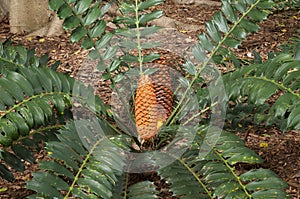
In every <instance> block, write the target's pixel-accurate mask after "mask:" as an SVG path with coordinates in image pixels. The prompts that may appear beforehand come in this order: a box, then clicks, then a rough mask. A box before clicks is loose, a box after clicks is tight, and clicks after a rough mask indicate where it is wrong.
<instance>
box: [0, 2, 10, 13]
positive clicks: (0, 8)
mask: <svg viewBox="0 0 300 199" xmlns="http://www.w3.org/2000/svg"><path fill="white" fill-rule="evenodd" d="M8 11H9V0H0V17H3V16H6V15H7V14H8Z"/></svg>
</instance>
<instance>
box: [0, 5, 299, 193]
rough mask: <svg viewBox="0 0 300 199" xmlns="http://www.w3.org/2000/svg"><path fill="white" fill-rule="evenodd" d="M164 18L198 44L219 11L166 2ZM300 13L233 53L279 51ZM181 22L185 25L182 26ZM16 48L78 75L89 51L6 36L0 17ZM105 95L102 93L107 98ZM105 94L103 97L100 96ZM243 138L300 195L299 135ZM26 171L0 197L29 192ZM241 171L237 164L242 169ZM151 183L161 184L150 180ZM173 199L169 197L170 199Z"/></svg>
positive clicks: (260, 133)
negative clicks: (26, 185)
mask: <svg viewBox="0 0 300 199" xmlns="http://www.w3.org/2000/svg"><path fill="white" fill-rule="evenodd" d="M157 8H160V9H162V10H164V12H165V16H166V17H168V18H171V19H174V20H176V21H177V22H178V24H180V26H178V27H177V29H176V28H175V31H177V32H179V33H180V34H183V35H185V36H186V38H190V39H191V40H196V38H197V37H196V35H197V34H199V33H200V32H202V31H204V30H205V29H204V25H205V21H207V20H209V19H211V16H212V15H213V13H215V12H216V11H217V10H219V9H220V7H219V6H218V5H215V6H207V5H198V6H195V5H193V4H191V5H175V4H173V3H171V1H166V3H165V4H164V5H162V6H159V7H157ZM299 22H300V15H299V13H297V11H295V10H283V11H276V12H274V13H273V14H272V15H271V16H270V17H269V18H268V20H266V21H264V22H262V23H261V25H260V27H261V29H260V31H259V32H258V33H256V34H252V35H250V36H249V38H248V39H247V40H246V41H244V42H243V45H242V46H241V47H240V48H239V49H237V50H236V52H237V55H238V56H239V57H241V58H245V59H250V60H251V59H253V50H256V51H257V52H258V53H259V54H260V55H261V56H262V57H263V59H266V58H267V55H268V53H270V52H275V51H278V50H279V51H280V48H279V46H280V45H282V44H285V43H287V42H288V41H289V39H290V38H292V37H295V36H296V35H298V36H299V30H300V23H299ZM182 24H184V25H182ZM10 37H11V39H12V42H13V43H14V44H22V45H24V46H26V47H27V48H28V49H31V48H35V49H36V53H37V55H42V54H44V53H49V56H50V59H51V60H50V63H53V62H54V61H56V60H60V61H61V65H60V68H59V70H61V71H63V72H67V73H70V74H71V75H73V76H76V73H77V72H78V71H79V70H80V67H81V66H82V63H83V62H84V60H85V59H86V56H87V51H85V50H82V49H81V48H80V46H79V45H78V44H72V43H71V42H70V41H69V40H68V38H67V37H66V36H65V35H62V36H53V37H26V36H24V35H12V34H10V33H9V25H8V20H7V19H1V23H0V41H1V42H3V41H5V40H6V39H8V38H10ZM166 59H167V62H169V63H172V62H173V61H174V56H173V55H172V52H171V53H169V56H166ZM108 94H109V93H106V94H104V95H108ZM101 95H103V93H101ZM235 133H236V134H237V135H239V136H240V137H241V138H245V136H246V135H248V136H247V138H246V139H245V143H246V145H247V146H248V147H249V148H251V149H252V150H254V151H255V152H256V153H258V154H259V155H260V156H261V157H262V158H263V159H264V160H265V162H264V163H263V165H262V167H264V168H269V169H271V170H273V171H274V172H276V173H277V174H278V175H279V176H280V177H281V178H283V179H284V180H285V181H286V182H287V183H288V185H289V188H288V189H287V192H288V193H289V194H290V195H291V196H292V198H299V197H300V132H296V131H289V132H285V133H283V132H282V131H280V130H279V129H277V128H275V127H272V128H264V127H253V126H249V127H247V128H245V129H243V130H241V131H239V132H235ZM43 158H44V154H43V153H42V152H41V153H37V154H36V160H37V162H38V161H39V160H40V159H43ZM27 166H28V169H27V170H26V171H25V172H24V173H16V176H15V177H16V182H14V183H8V182H6V181H3V180H1V179H0V198H24V197H26V195H28V194H30V192H29V191H28V190H26V189H25V188H24V185H25V182H24V180H26V179H29V178H30V177H31V176H30V174H31V172H32V171H34V170H36V169H37V165H36V164H35V165H27ZM239 169H241V170H242V169H243V167H242V166H241V168H239ZM153 179H154V180H156V181H159V179H156V178H155V177H153ZM170 198H171V197H170Z"/></svg>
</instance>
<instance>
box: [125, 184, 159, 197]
mask: <svg viewBox="0 0 300 199" xmlns="http://www.w3.org/2000/svg"><path fill="white" fill-rule="evenodd" d="M156 188H157V187H156V185H155V184H154V183H153V182H150V181H142V182H138V183H136V184H133V185H131V186H130V187H129V188H128V191H129V192H128V198H129V199H139V198H141V199H153V198H158V196H157V194H158V191H157V190H156Z"/></svg>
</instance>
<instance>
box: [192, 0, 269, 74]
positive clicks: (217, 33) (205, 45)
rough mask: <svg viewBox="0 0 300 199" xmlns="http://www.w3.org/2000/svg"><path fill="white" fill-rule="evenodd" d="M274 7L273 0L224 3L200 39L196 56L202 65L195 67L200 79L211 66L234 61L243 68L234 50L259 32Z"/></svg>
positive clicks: (196, 48) (194, 49)
mask: <svg viewBox="0 0 300 199" xmlns="http://www.w3.org/2000/svg"><path fill="white" fill-rule="evenodd" d="M273 5H274V3H273V1H271V0H256V1H245V0H242V1H229V0H223V1H222V7H221V11H219V12H217V13H215V14H214V15H213V19H212V20H210V21H207V22H206V32H203V33H201V34H200V35H198V38H199V42H198V43H197V44H196V45H195V46H194V48H193V50H192V53H193V56H194V57H195V59H196V60H197V61H198V62H199V63H200V64H199V65H198V66H194V68H195V70H196V69H197V71H198V75H196V76H197V77H198V76H199V74H200V73H201V68H204V67H206V66H207V65H208V63H210V62H212V63H216V64H219V63H226V62H228V61H233V62H234V63H235V65H239V64H240V63H239V61H238V59H237V58H236V57H235V55H234V53H233V51H232V49H233V48H237V47H238V46H239V45H241V42H242V40H244V39H245V38H246V36H247V34H249V33H253V32H257V31H258V30H259V26H258V25H257V24H258V22H260V21H262V20H264V19H266V18H267V16H268V14H269V13H271V11H269V10H271V9H272V7H273ZM208 54H209V56H208ZM191 75H195V74H191Z"/></svg>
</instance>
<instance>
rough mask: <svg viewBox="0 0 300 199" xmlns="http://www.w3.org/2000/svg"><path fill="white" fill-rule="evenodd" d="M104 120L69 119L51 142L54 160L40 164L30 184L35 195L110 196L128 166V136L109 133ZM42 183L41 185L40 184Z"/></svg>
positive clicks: (48, 150) (28, 185)
mask: <svg viewBox="0 0 300 199" xmlns="http://www.w3.org/2000/svg"><path fill="white" fill-rule="evenodd" d="M106 129H107V127H105V126H103V122H102V121H101V120H93V121H90V120H79V121H75V122H69V123H68V124H67V125H65V127H64V128H63V129H61V130H60V131H59V134H58V135H57V137H58V141H50V142H48V143H47V146H46V150H47V153H48V155H49V157H51V158H52V160H50V161H43V162H41V163H40V164H39V166H40V168H41V169H44V172H37V173H34V174H33V179H32V181H29V182H28V183H27V188H29V189H32V190H34V191H36V192H37V195H34V196H31V197H38V196H39V197H47V198H52V197H58V198H68V197H79V198H93V197H101V198H110V197H111V196H112V191H113V188H114V186H115V185H116V184H117V181H118V176H119V175H121V174H122V171H123V169H124V168H123V167H124V166H125V159H126V154H125V153H124V152H125V151H126V150H128V144H129V143H128V141H127V137H126V136H115V135H112V134H110V135H106V133H107V132H106ZM37 185H38V186H37Z"/></svg>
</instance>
